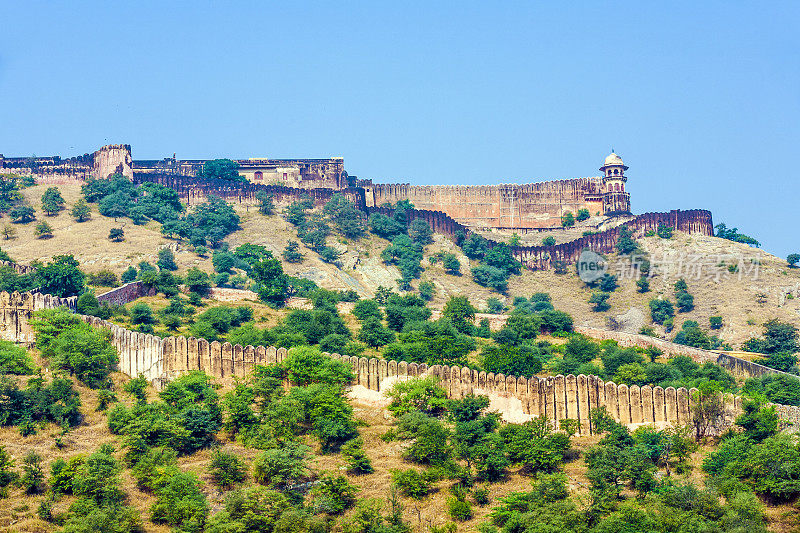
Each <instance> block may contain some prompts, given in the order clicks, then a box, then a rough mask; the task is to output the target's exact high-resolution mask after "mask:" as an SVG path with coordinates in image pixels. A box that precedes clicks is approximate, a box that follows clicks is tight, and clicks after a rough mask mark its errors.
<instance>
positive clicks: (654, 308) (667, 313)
mask: <svg viewBox="0 0 800 533" xmlns="http://www.w3.org/2000/svg"><path fill="white" fill-rule="evenodd" d="M649 305H650V318H651V319H652V320H653V322H655V323H656V324H663V323H664V322H665V321H666V320H668V319H670V318H672V317H674V316H675V309H674V307H673V306H672V302H670V301H669V300H661V299H658V298H653V299H652V300H650V304H649Z"/></svg>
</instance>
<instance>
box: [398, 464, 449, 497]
mask: <svg viewBox="0 0 800 533" xmlns="http://www.w3.org/2000/svg"><path fill="white" fill-rule="evenodd" d="M437 480H438V476H437V475H436V473H435V472H434V471H432V470H424V471H422V472H420V471H419V470H415V469H413V468H409V469H407V470H392V482H393V483H394V484H395V486H397V488H398V489H399V490H400V492H401V493H402V494H403V495H404V496H408V497H409V498H413V499H415V500H421V499H423V498H424V497H425V496H427V495H428V494H429V493H430V491H431V488H432V485H433V483H434V482H435V481H437Z"/></svg>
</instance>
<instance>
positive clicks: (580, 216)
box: [575, 208, 591, 222]
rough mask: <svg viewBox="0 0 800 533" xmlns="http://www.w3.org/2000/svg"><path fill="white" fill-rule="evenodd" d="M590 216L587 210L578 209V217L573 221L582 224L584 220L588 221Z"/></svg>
mask: <svg viewBox="0 0 800 533" xmlns="http://www.w3.org/2000/svg"><path fill="white" fill-rule="evenodd" d="M590 216H591V214H590V213H589V210H588V209H586V208H583V209H578V216H577V217H575V219H576V220H577V221H578V222H583V221H584V220H588V219H589V217H590Z"/></svg>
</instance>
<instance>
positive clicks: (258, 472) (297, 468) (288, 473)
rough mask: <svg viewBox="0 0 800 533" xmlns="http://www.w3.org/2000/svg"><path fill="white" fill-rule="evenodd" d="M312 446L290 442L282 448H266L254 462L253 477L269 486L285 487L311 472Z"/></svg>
mask: <svg viewBox="0 0 800 533" xmlns="http://www.w3.org/2000/svg"><path fill="white" fill-rule="evenodd" d="M309 452H310V448H309V447H308V446H304V445H302V444H297V443H295V442H288V443H286V444H285V445H284V446H283V447H282V448H274V449H270V450H266V451H264V452H262V453H261V455H259V456H258V458H256V460H255V463H254V464H253V477H254V478H255V480H256V482H257V483H260V484H261V485H266V486H269V487H277V488H285V487H286V486H287V485H290V484H292V483H296V482H298V481H300V480H302V479H303V478H305V477H306V476H308V474H309V468H308V454H309Z"/></svg>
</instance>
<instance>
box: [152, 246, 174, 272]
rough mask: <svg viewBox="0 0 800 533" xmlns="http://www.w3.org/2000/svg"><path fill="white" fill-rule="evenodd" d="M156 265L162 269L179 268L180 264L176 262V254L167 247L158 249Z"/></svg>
mask: <svg viewBox="0 0 800 533" xmlns="http://www.w3.org/2000/svg"><path fill="white" fill-rule="evenodd" d="M156 265H158V268H160V269H162V270H178V265H177V264H175V254H173V253H172V250H170V249H169V248H167V247H164V248H162V249H160V250H159V251H158V261H156Z"/></svg>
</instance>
